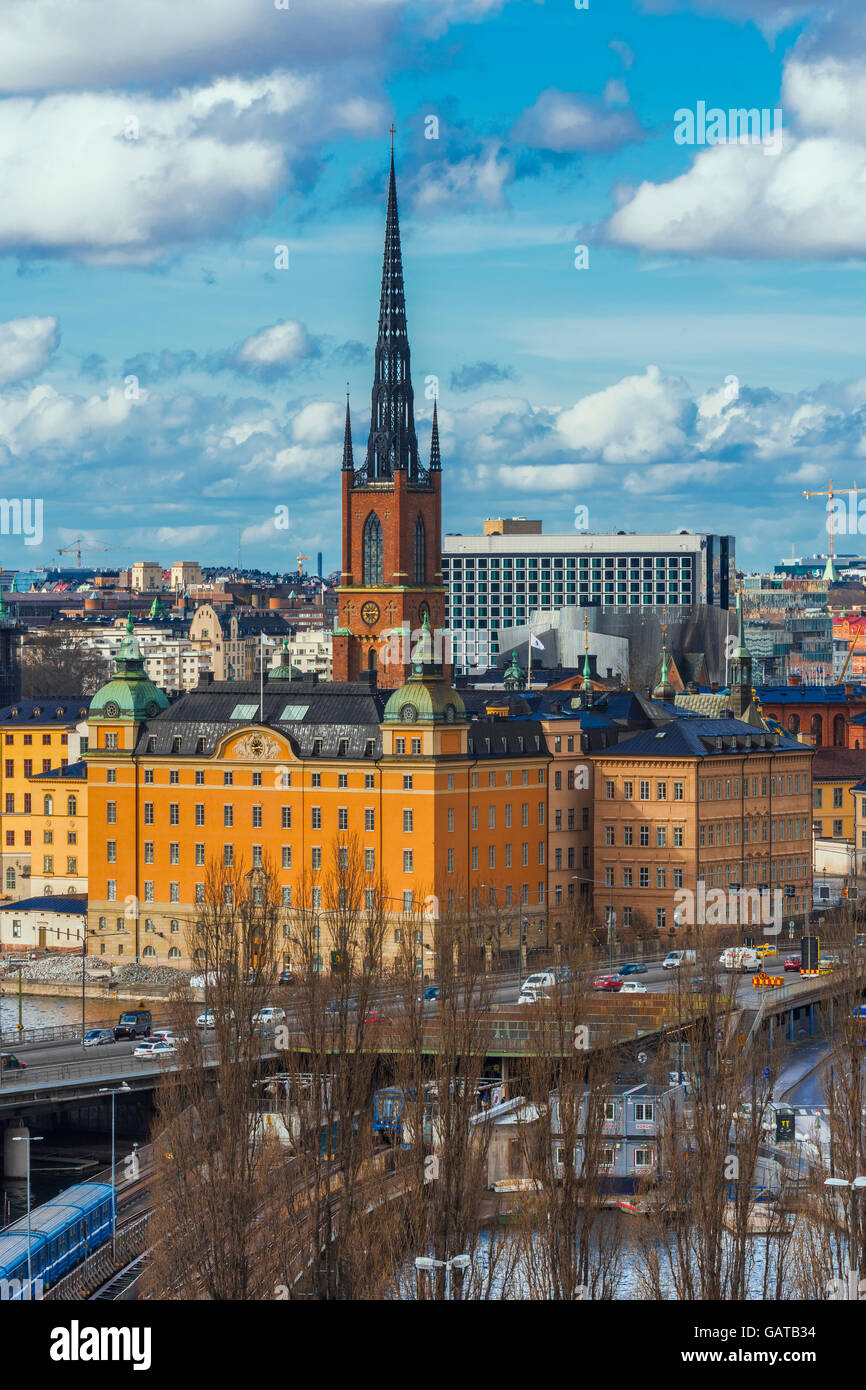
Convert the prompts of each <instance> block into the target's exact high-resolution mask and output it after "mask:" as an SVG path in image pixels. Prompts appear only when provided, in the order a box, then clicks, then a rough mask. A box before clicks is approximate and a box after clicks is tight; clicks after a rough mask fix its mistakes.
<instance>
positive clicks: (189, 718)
mask: <svg viewBox="0 0 866 1390" xmlns="http://www.w3.org/2000/svg"><path fill="white" fill-rule="evenodd" d="M387 694H390V692H387V691H386V692H384V693H382V692H379V691H373V690H371V689H370V687H369V686H368V685H366V684H363V683H361V682H353V681H328V682H317V681H312V680H309V679H304V680H294V681H289V680H286V681H281V680H273V681H267V682H265V687H264V693H263V700H262V704H263V710H262V712H261V713H263V714H264V719H263V720H262V719H261V717H260V711H259V703H260V697H259V686H258V683H251V682H249V681H244V682H241V681H217V682H214V683H213V684H211V685H208V686H205V687H203V688H202V689H200V690H191V691H189V692H188V693H187V694H186V695H182V696H181V697H180V699H178V700H176V701H175V703H174V704H173V705H172V706H171V708H170V709H167V710H165V711H164V712H163V713H162V714H161V715H158V716H157V717H156V718H155V719H151V720H149V721H148V723H147V724H145V725H143V726H142V729H141V732H140V734H139V739H138V743H137V745H136V753H137V754H149V755H150V756H157V757H159V756H168V755H174V756H193V755H195V754H198V755H199V756H202V755H204V756H210V755H212V754H213V753H214V751H215V749H216V747H217V744H218V743H219V742H220V740H221V739H223V738H225V737H226V735H227V734H230V733H233V732H237V731H239V730H241V729H243V728H245V727H248V726H249V725H251V724H254V725H256V726H257V727H263V728H271V729H273V730H275V731H276V732H279V733H283V734H285V735H286V736H287V737H288V738H289V739H291V741H292V744H293V747H294V748H295V750H296V752H297V753H298V755H299V756H300V757H310V756H311V755H312V754H313V745H314V743H315V742H316V741H317V740H320V741H321V756H322V757H325V758H327V757H338V756H340V744H341V742H342V741H343V740H345V739H348V750H347V752H346V756H348V757H350V758H363V757H366V756H368V752H367V744H368V743H369V742H370V740H373V742H374V748H373V750H372V755H373V756H374V757H379V756H380V754H381V751H382V741H381V731H380V727H379V726H380V722H381V719H382V715H383V712H384V708H385V695H387ZM239 705H246V706H248V707H253V706H255V713H252V714H250V715H245V716H238V717H236V718H234V719H232V717H231V716H232V713H233V712H234V710H235V709H236V708H237V707H238V706H239ZM290 706H294V707H295V710H296V711H297V717H295V718H287V719H283V718H282V717H281V716H282V715H283V714H284V712H285V711H286V709H287V708H288V707H290ZM302 711H303V712H302ZM151 740H152V741H153V742H152V743H151ZM176 740H179V742H177V743H176Z"/></svg>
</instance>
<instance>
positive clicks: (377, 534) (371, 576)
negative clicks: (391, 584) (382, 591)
mask: <svg viewBox="0 0 866 1390" xmlns="http://www.w3.org/2000/svg"><path fill="white" fill-rule="evenodd" d="M383 582H384V571H383V566H382V523H381V521H380V520H379V518H378V517H377V515H376V513H375V512H371V513H370V515H369V516H368V517H367V520H366V522H365V523H364V583H365V584H382V583H383Z"/></svg>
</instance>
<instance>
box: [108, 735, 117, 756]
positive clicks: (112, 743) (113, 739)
mask: <svg viewBox="0 0 866 1390" xmlns="http://www.w3.org/2000/svg"><path fill="white" fill-rule="evenodd" d="M105 746H106V748H110V749H111V750H112V752H113V751H114V750H115V749H116V748H117V734H116V733H107V734H106V735H105Z"/></svg>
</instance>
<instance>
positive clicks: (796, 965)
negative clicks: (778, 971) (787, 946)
mask: <svg viewBox="0 0 866 1390" xmlns="http://www.w3.org/2000/svg"><path fill="white" fill-rule="evenodd" d="M802 963H803V962H802V960H801V958H800V956H786V957H785V969H786V970H796V972H797V974H798V975H799V973H800V966H801V965H802Z"/></svg>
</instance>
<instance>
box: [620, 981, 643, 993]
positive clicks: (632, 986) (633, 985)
mask: <svg viewBox="0 0 866 1390" xmlns="http://www.w3.org/2000/svg"><path fill="white" fill-rule="evenodd" d="M619 992H620V994H647V993H648V990H647V987H646V985H642V984H641V983H640V981H639V980H625V981H624V982H623V984H622V987H621V988H620V991H619Z"/></svg>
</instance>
